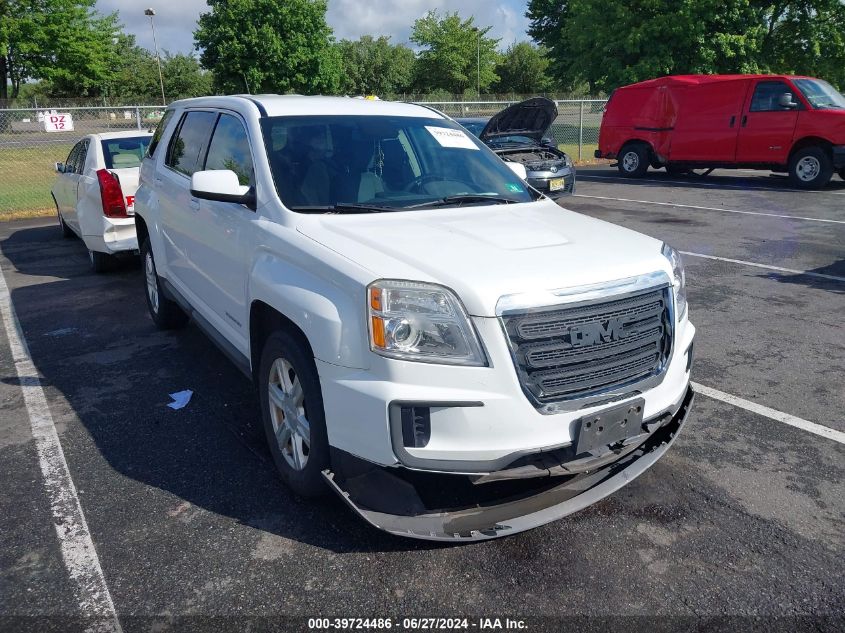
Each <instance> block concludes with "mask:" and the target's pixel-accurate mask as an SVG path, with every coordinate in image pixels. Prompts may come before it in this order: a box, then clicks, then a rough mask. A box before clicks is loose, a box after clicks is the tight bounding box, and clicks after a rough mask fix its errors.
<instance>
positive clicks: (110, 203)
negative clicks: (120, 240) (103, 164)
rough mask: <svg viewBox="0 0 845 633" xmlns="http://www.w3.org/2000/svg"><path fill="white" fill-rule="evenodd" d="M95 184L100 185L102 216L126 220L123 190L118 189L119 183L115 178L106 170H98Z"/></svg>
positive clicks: (127, 215)
mask: <svg viewBox="0 0 845 633" xmlns="http://www.w3.org/2000/svg"><path fill="white" fill-rule="evenodd" d="M97 182H99V183H100V199H101V200H102V201H103V215H104V216H106V217H107V218H128V217H129V214H128V213H126V203H125V202H124V201H123V189H121V188H120V181H119V180H118V179H117V176H115V175H114V174H113V173H111V172H110V171H109V170H108V169H98V170H97Z"/></svg>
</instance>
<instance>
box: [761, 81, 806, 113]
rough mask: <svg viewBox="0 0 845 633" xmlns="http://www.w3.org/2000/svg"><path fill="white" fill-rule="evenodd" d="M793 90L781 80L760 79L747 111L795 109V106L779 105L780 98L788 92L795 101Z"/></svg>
mask: <svg viewBox="0 0 845 633" xmlns="http://www.w3.org/2000/svg"><path fill="white" fill-rule="evenodd" d="M792 93H793V90H792V88H790V87H789V86H787V85H786V84H785V83H784V82H782V81H761V82H760V83H758V84H757V87H756V88H755V89H754V95H753V96H752V97H751V107H750V108H749V112H785V111H789V110H796V109H797V108H795V107H785V106H782V105H780V98H781V97H782V96H783V95H785V94H789V95H791V96H792V101H793V102H795V101H797V100H796V99H795V95H794V94H792Z"/></svg>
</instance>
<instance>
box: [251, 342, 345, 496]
mask: <svg viewBox="0 0 845 633" xmlns="http://www.w3.org/2000/svg"><path fill="white" fill-rule="evenodd" d="M258 393H259V397H260V400H261V418H262V421H263V423H264V432H265V435H266V436H267V444H268V445H269V447H270V453H271V454H272V455H273V461H274V462H275V464H276V468H277V469H278V471H279V474H280V475H281V476H282V479H283V480H284V482H285V483H286V484H287V485H288V487H290V489H291V490H293V491H294V492H295V493H296V494H298V495H300V496H302V497H316V496H319V495H322V494H325V493H326V492H328V487H327V486H326V484H325V481H324V480H323V475H322V471H323V470H325V469H326V468H328V467H329V442H328V437H327V433H326V418H325V413H324V411H323V395H322V392H321V390H320V379H319V377H318V375H317V367H316V365H315V364H314V358H313V357H312V356H311V354H310V353H309V352H308V351H307V349H306V347H305V345H303V344H302V343H301V342H300V341H299V340H298V339H297V338H296V337H294V336H292V335H291V334H290V333H288V332H287V331H285V330H278V331H276V332H273V333H272V334H271V335H270V336H269V337H268V338H267V341H266V342H265V343H264V350H263V351H262V353H261V363H260V366H259V370H258Z"/></svg>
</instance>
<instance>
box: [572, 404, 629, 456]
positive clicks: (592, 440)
mask: <svg viewBox="0 0 845 633" xmlns="http://www.w3.org/2000/svg"><path fill="white" fill-rule="evenodd" d="M644 408H645V400H644V399H643V398H637V399H636V400H631V401H630V402H626V403H625V404H622V405H619V406H616V407H611V408H609V409H604V410H602V411H597V412H595V413H591V414H590V415H585V416H584V417H583V418H581V420H580V421H579V424H578V444H577V446H576V455H580V454H582V453H596V452H599V453H601V452H604V451H602V450H601V449H603V448H605V447H607V446H610V445H612V444H616V443H617V442H621V441H623V440H626V439H628V438H629V437H634V436H635V435H640V434H641V433H642V432H643V409H644Z"/></svg>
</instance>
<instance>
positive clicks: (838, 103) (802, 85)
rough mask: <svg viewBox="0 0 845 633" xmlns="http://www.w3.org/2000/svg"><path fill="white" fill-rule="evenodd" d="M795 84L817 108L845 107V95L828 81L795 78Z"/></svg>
mask: <svg viewBox="0 0 845 633" xmlns="http://www.w3.org/2000/svg"><path fill="white" fill-rule="evenodd" d="M794 82H795V85H796V86H798V89H799V90H800V91H801V93H802V94H803V95H804V96H805V97H806V98H807V101H809V102H810V105H812V106H813V107H814V108H816V109H817V110H827V109H829V108H836V109H839V108H843V109H845V97H843V96H842V95H841V94H840V93H838V92H837V91H836V88H834V87H833V86H831V85H830V84H829V83H827V82H826V81H822V80H821V79H795V80H794Z"/></svg>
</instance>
